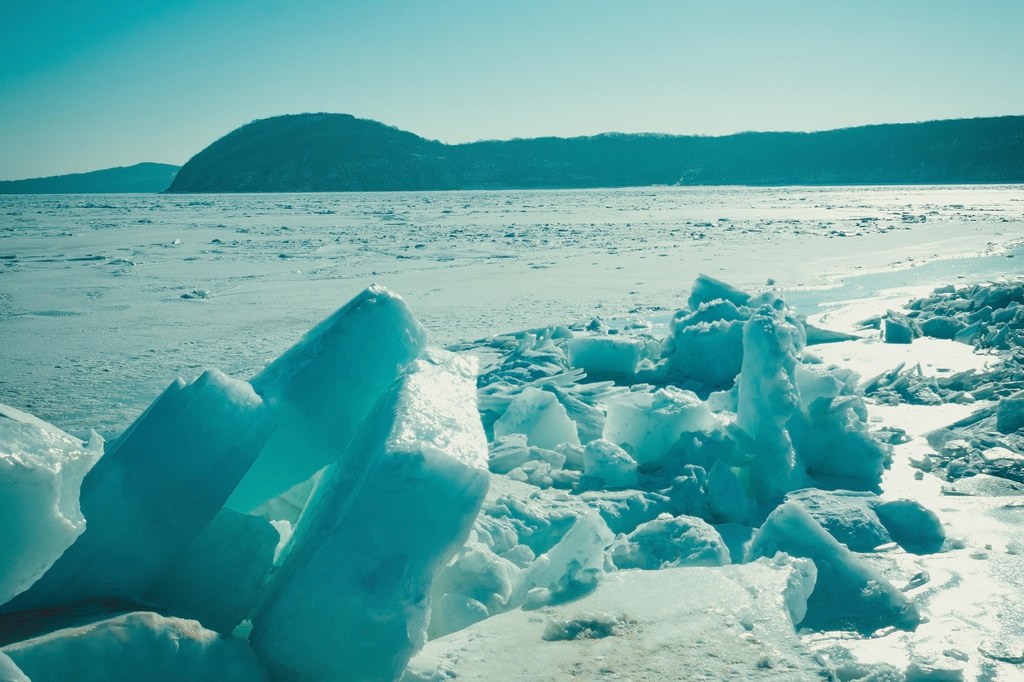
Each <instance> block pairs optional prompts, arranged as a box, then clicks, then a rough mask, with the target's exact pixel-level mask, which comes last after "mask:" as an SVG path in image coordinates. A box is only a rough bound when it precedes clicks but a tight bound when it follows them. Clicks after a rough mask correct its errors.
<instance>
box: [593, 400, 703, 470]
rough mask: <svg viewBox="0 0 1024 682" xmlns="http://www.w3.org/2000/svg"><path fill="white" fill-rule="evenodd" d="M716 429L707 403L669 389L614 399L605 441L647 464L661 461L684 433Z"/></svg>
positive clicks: (639, 461)
mask: <svg viewBox="0 0 1024 682" xmlns="http://www.w3.org/2000/svg"><path fill="white" fill-rule="evenodd" d="M714 426H715V419H714V417H713V416H712V415H711V411H710V410H709V409H708V406H707V404H706V403H704V402H702V401H701V400H700V398H698V397H697V395H696V394H695V393H693V391H683V390H680V389H678V388H676V387H675V386H666V387H665V388H661V389H658V390H657V391H655V392H654V393H646V392H634V393H629V394H626V395H623V396H620V397H616V398H614V399H612V401H610V404H609V405H608V418H607V421H606V423H605V428H604V438H605V440H608V441H611V442H612V443H615V444H617V445H619V446H621V447H622V448H624V449H625V450H626V451H627V452H629V453H630V454H631V455H632V456H633V459H635V460H636V461H637V463H638V464H646V463H648V462H656V461H658V460H659V459H661V458H662V457H663V456H664V455H665V454H666V453H668V451H669V449H670V448H671V447H672V446H673V445H675V443H676V441H678V440H679V437H680V436H681V435H683V434H684V433H688V432H694V431H707V430H710V429H712V428H713V427H714Z"/></svg>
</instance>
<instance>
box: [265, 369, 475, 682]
mask: <svg viewBox="0 0 1024 682" xmlns="http://www.w3.org/2000/svg"><path fill="white" fill-rule="evenodd" d="M476 369H477V363H476V361H475V360H474V359H472V358H468V357H461V356H457V355H454V354H451V353H444V352H435V353H429V354H427V356H426V357H424V358H422V359H420V360H417V361H415V362H414V363H412V365H411V366H410V367H409V369H408V372H407V374H406V375H405V376H404V377H403V378H402V379H401V381H400V382H399V383H398V384H396V385H395V386H394V387H393V389H392V390H391V391H390V392H389V393H388V394H387V395H386V397H385V398H384V399H383V400H382V401H381V404H380V405H379V406H378V407H377V409H375V410H374V412H373V414H372V415H371V416H370V417H368V418H367V420H366V422H365V423H364V424H363V427H362V428H361V429H360V432H359V434H358V436H357V437H356V439H355V440H354V441H353V444H352V446H351V448H350V449H349V451H348V453H347V454H346V456H345V457H344V459H343V460H342V461H341V462H340V463H339V465H337V466H335V467H334V468H333V469H331V470H330V471H329V472H328V473H327V474H326V476H325V478H324V480H323V481H321V483H320V485H319V486H318V487H317V490H316V492H315V493H314V494H313V498H312V499H311V500H310V502H309V505H308V506H307V508H306V512H305V514H304V515H303V517H302V518H301V519H300V521H299V525H298V528H297V529H296V531H295V536H294V537H293V539H292V546H291V549H290V550H289V553H288V557H287V559H286V560H285V562H284V564H283V565H282V567H281V569H280V570H279V572H278V573H277V574H276V575H275V577H274V579H273V580H272V582H271V583H270V585H269V587H268V590H267V593H266V596H265V597H264V599H263V601H262V603H261V605H260V607H259V608H258V609H257V612H256V614H255V615H254V617H253V631H252V635H251V641H252V642H253V645H254V647H255V648H256V651H257V652H258V653H259V655H260V656H261V658H262V659H263V660H264V661H265V662H266V663H267V665H268V666H269V667H270V668H271V672H272V674H273V675H274V677H275V679H279V680H334V679H359V680H390V679H394V678H395V677H396V676H397V675H398V674H400V673H401V671H402V668H403V667H404V666H405V664H406V661H408V659H409V657H410V656H412V655H413V654H414V653H415V652H416V651H417V650H418V649H419V648H420V647H421V646H422V645H423V643H424V641H425V640H426V626H427V618H428V614H429V609H430V606H429V596H428V594H429V591H430V584H431V581H432V579H433V577H434V574H435V573H436V572H437V570H438V569H439V568H440V567H441V566H442V565H443V564H444V563H445V562H446V561H447V560H448V559H449V558H450V557H451V556H452V555H453V554H454V553H455V552H456V551H458V549H459V548H460V547H461V546H462V544H463V543H464V542H465V541H466V538H467V536H468V534H469V531H470V528H471V527H472V524H473V521H474V519H475V518H476V515H477V513H478V511H479V509H480V505H481V504H482V502H483V500H484V496H485V495H486V493H487V486H488V479H489V474H488V471H487V441H486V437H485V435H484V431H483V426H482V424H481V422H480V415H479V413H478V412H477V406H476V383H475V378H476Z"/></svg>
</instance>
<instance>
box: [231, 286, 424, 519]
mask: <svg viewBox="0 0 1024 682" xmlns="http://www.w3.org/2000/svg"><path fill="white" fill-rule="evenodd" d="M424 344H425V333H424V331H423V328H422V326H420V324H419V322H417V321H416V318H414V317H413V315H412V313H411V312H410V311H409V308H408V306H406V304H405V301H403V300H402V298H401V297H400V296H398V295H397V294H394V293H392V292H391V291H389V290H387V289H385V288H384V287H380V286H371V287H369V288H368V289H365V290H364V291H363V292H361V293H360V294H358V295H357V296H356V297H355V298H353V299H352V300H351V301H349V302H348V303H346V304H345V305H344V306H343V307H342V308H341V309H339V310H338V311H337V312H335V313H334V314H333V315H331V316H330V317H328V318H327V319H326V320H324V321H323V322H321V323H320V324H318V325H317V326H315V327H314V328H313V329H311V330H310V331H309V332H307V333H306V335H305V336H304V337H303V338H302V339H301V340H300V341H299V342H298V343H297V344H295V345H294V346H292V347H291V348H290V349H289V350H288V351H287V352H285V353H284V354H283V355H282V356H281V357H279V358H278V359H277V360H275V361H274V362H272V363H270V364H269V365H267V367H266V368H265V369H264V370H263V371H262V372H260V373H259V374H258V375H257V376H256V377H255V378H253V380H252V384H253V386H254V387H255V389H256V392H257V393H259V394H260V395H261V396H263V399H264V400H266V401H267V403H268V404H269V405H270V406H271V407H272V408H273V410H274V415H275V416H276V418H277V429H276V430H275V431H274V434H273V435H272V436H271V438H270V441H269V442H268V443H267V445H266V447H264V448H263V452H261V453H260V456H259V458H258V459H257V460H256V462H255V463H254V464H253V466H252V468H251V469H250V470H249V473H248V474H246V476H245V478H244V479H242V482H241V483H240V484H239V486H238V488H237V490H235V492H234V494H233V495H232V496H231V499H230V501H229V503H228V506H230V507H231V508H232V509H235V510H237V511H242V512H248V511H250V510H252V509H254V508H255V507H257V506H259V505H260V504H262V503H263V502H265V501H266V500H268V499H270V498H272V497H275V496H277V495H280V494H281V493H283V492H284V491H286V490H288V489H289V488H291V487H292V486H294V485H295V484H297V483H300V482H302V481H304V480H306V479H308V478H309V477H310V476H312V475H313V474H314V473H315V472H316V471H317V470H319V469H321V468H323V467H324V466H326V465H328V464H332V463H334V462H335V461H337V460H338V459H339V458H340V457H341V455H342V454H343V453H344V452H345V449H346V448H347V447H348V445H349V442H350V441H351V440H352V438H353V436H354V435H355V433H356V429H357V428H358V427H359V424H360V422H362V421H363V419H364V418H365V417H366V415H367V414H368V413H369V412H370V410H371V408H372V407H373V406H374V405H375V404H376V403H377V401H378V399H379V398H380V397H381V395H383V394H384V392H385V391H386V390H387V389H388V387H389V386H390V385H391V384H392V382H394V380H395V379H396V378H397V377H398V376H399V374H401V372H402V370H403V368H404V367H405V366H406V365H407V364H408V363H410V362H411V361H412V360H413V359H415V358H416V357H417V356H418V355H419V354H420V351H421V350H422V348H423V347H424Z"/></svg>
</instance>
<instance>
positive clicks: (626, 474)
mask: <svg viewBox="0 0 1024 682" xmlns="http://www.w3.org/2000/svg"><path fill="white" fill-rule="evenodd" d="M583 473H585V474H586V475H587V476H590V477H592V478H598V479H600V480H601V482H602V484H603V485H602V487H604V488H629V487H631V486H635V485H636V460H634V459H633V458H632V457H630V456H629V453H627V452H626V451H625V450H623V449H622V448H620V447H619V446H618V445H616V444H615V443H612V442H611V441H607V440H604V439H603V438H599V439H598V440H592V441H590V442H589V443H587V446H586V447H585V448H584V449H583Z"/></svg>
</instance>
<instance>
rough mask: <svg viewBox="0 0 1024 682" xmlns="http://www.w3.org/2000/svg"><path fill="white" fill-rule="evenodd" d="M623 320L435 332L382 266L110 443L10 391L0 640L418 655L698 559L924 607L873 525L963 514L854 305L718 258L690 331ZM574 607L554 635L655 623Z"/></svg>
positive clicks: (683, 321) (355, 658) (181, 662)
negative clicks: (840, 362) (903, 587)
mask: <svg viewBox="0 0 1024 682" xmlns="http://www.w3.org/2000/svg"><path fill="white" fill-rule="evenodd" d="M616 332H617V330H613V329H609V328H608V327H607V325H605V324H604V323H602V322H601V321H599V320H595V321H594V322H593V323H591V324H589V325H581V326H579V327H577V328H573V329H570V328H568V327H551V328H547V329H541V330H532V331H525V332H520V333H518V334H510V335H503V336H498V337H494V338H492V339H487V340H484V341H481V342H475V343H472V344H466V345H463V346H461V347H459V348H458V349H456V350H459V351H462V352H459V353H452V352H447V351H438V350H428V349H426V347H425V346H426V343H425V335H424V332H423V330H422V328H421V327H420V325H419V324H418V323H417V322H416V320H415V319H414V318H413V316H412V315H411V313H410V312H409V311H408V309H407V308H406V306H405V304H404V303H403V302H402V300H401V299H400V298H399V297H397V296H395V295H394V294H392V293H390V292H388V291H387V290H385V289H382V288H377V287H372V288H370V289H368V290H367V291H365V292H363V293H362V294H360V295H359V296H357V297H356V298H355V299H353V300H352V301H351V302H350V303H348V304H347V305H346V306H345V307H343V308H342V309H340V310H339V311H338V312H337V313H335V314H334V315H332V316H331V317H330V318H328V319H327V320H325V321H324V322H323V323H321V324H320V325H318V326H317V327H315V328H314V329H313V330H311V331H310V332H309V333H308V334H307V335H306V337H304V338H303V339H302V340H301V341H300V342H299V343H298V344H296V346H295V347H293V348H292V349H291V350H289V351H288V352H287V353H285V354H284V355H283V356H281V357H280V358H279V359H277V360H276V361H274V362H273V363H271V364H270V365H269V366H268V367H267V368H266V369H265V370H264V371H262V372H261V373H260V374H259V375H258V376H257V377H255V378H254V379H253V380H252V381H251V382H245V381H240V380H237V379H232V378H230V377H227V376H225V375H223V374H221V373H220V372H217V371H216V370H211V371H208V372H206V373H204V374H203V375H202V376H201V377H199V378H198V379H196V380H195V381H193V382H191V383H188V384H186V383H184V382H182V381H180V380H179V381H176V382H175V383H173V384H172V385H171V386H170V387H169V388H168V389H167V390H166V391H165V392H164V393H163V394H162V395H161V396H160V397H159V398H158V399H157V400H156V401H155V402H154V403H153V405H152V406H150V408H149V409H148V410H146V412H145V413H143V415H142V416H140V417H139V419H138V420H137V421H136V422H135V423H134V424H133V425H132V426H131V427H130V428H129V429H127V430H126V431H125V432H124V434H123V435H121V436H120V437H119V438H118V439H116V440H115V441H112V442H110V443H107V444H106V446H105V447H102V446H101V445H100V444H99V443H98V442H96V440H95V439H94V441H93V442H91V443H90V444H88V445H84V444H82V443H81V442H80V441H77V440H76V439H74V438H72V437H70V436H68V435H67V434H64V433H62V432H60V431H59V430H57V429H56V428H54V427H52V426H50V425H47V424H44V423H43V422H40V421H39V420H37V419H35V418H33V417H30V416H29V415H26V414H24V413H20V412H17V411H16V410H12V409H9V408H4V409H3V411H0V493H2V494H0V505H8V506H5V507H4V510H5V511H7V514H5V515H4V518H5V523H4V525H3V526H2V528H0V530H2V532H3V534H4V536H3V538H2V539H0V543H2V544H3V546H5V547H12V546H13V547H15V548H16V549H17V551H15V552H9V553H7V554H6V555H5V560H4V562H3V573H0V589H3V590H4V592H2V593H0V597H2V599H0V647H2V648H0V670H3V669H4V666H6V667H7V668H9V669H10V670H12V671H16V670H20V673H15V672H11V673H7V675H8V677H11V679H20V678H17V677H16V676H15V675H16V674H21V673H23V674H24V675H25V676H27V677H28V678H30V679H33V680H35V681H36V682H44V681H45V680H62V679H68V678H69V676H73V677H78V679H91V678H88V677H87V676H84V674H79V673H77V672H75V673H74V674H72V673H71V672H69V671H70V670H72V668H71V667H69V666H77V667H80V668H82V669H83V670H88V671H89V672H88V674H90V675H93V677H94V678H95V679H115V680H116V679H132V678H133V677H134V676H135V674H136V670H135V669H136V668H138V667H139V666H141V665H143V663H141V662H143V661H144V662H145V663H144V665H145V666H146V669H147V677H148V679H182V674H183V673H182V672H181V671H186V670H187V671H188V673H187V675H185V676H186V677H187V678H188V679H200V680H201V679H239V680H241V679H273V680H283V681H290V680H338V679H360V680H362V679H366V680H392V679H396V678H398V677H399V676H401V675H402V674H403V670H405V669H406V665H407V663H408V662H409V661H410V659H413V657H414V656H415V655H416V653H417V651H419V650H420V649H421V648H422V647H423V646H424V644H425V642H426V641H427V640H428V639H431V640H437V642H438V643H439V644H437V645H436V646H434V645H433V644H432V645H431V647H428V649H430V650H431V651H434V653H437V651H439V650H438V648H437V647H441V649H442V650H443V648H444V646H447V645H445V644H444V643H445V642H463V643H465V642H466V641H470V642H472V641H479V638H473V637H470V638H469V640H466V639H465V638H462V639H458V638H456V639H452V638H451V637H446V635H451V634H452V633H456V632H458V631H461V630H465V629H467V628H470V630H468V631H467V632H473V631H474V630H473V629H474V628H479V627H484V624H483V623H480V621H484V620H488V622H491V620H490V619H491V618H492V617H494V616H498V615H499V614H507V615H509V616H511V615H512V613H511V612H517V611H518V612H521V611H519V610H520V607H522V609H526V610H531V609H545V610H546V611H545V612H546V613H550V614H555V613H557V612H558V611H557V610H558V609H559V608H563V607H562V606H561V605H571V604H602V603H606V602H607V603H612V602H615V600H616V599H619V600H620V601H621V594H620V596H619V597H615V596H614V595H615V594H616V588H615V587H614V585H613V583H610V582H607V580H606V579H607V577H608V576H609V575H610V574H616V575H621V576H623V580H620V581H619V582H617V583H614V584H615V585H622V586H626V587H622V588H621V589H623V590H625V589H627V588H628V589H637V590H640V592H638V593H637V594H635V595H632V597H631V598H633V597H635V598H637V599H655V598H656V597H655V596H654V595H653V593H650V594H648V593H644V592H643V590H645V589H656V590H658V591H664V589H665V584H663V582H658V581H654V582H651V581H646V580H639V581H638V580H633V579H626V576H627V575H628V574H631V573H633V572H636V571H659V572H663V573H664V576H665V580H669V579H671V580H677V579H678V580H685V579H686V576H687V575H690V574H688V573H678V574H677V573H673V572H672V571H673V570H697V569H695V568H694V567H707V568H706V569H701V570H707V571H712V572H710V573H700V574H696V573H694V574H692V575H693V576H695V578H694V579H696V577H697V576H698V575H699V576H702V577H701V578H700V579H701V580H704V581H705V584H706V585H708V588H707V589H709V590H714V589H717V588H716V587H714V583H715V581H716V580H721V581H725V583H729V584H733V583H730V582H729V581H733V582H735V581H737V580H739V581H740V582H742V580H743V579H744V576H746V578H748V579H749V580H750V581H751V582H752V583H754V582H757V581H763V582H764V584H765V585H769V584H770V585H773V587H771V588H765V589H767V590H768V592H769V593H774V594H775V595H776V597H777V599H778V600H780V601H779V603H778V604H777V603H776V602H774V601H772V602H771V604H772V605H770V606H769V607H764V606H763V604H762V605H761V606H758V604H761V601H758V600H761V598H760V597H758V598H757V599H755V600H754V602H751V604H750V605H748V606H745V607H744V609H748V608H750V609H756V608H772V609H774V608H780V607H779V604H781V603H784V604H785V613H786V614H788V615H787V616H786V617H787V619H788V622H790V623H793V624H795V623H799V622H800V621H803V622H804V624H805V625H806V626H808V627H812V628H817V629H853V630H857V631H860V632H872V631H874V630H876V629H878V628H882V627H898V628H914V627H915V626H916V624H917V623H918V622H919V620H920V616H919V614H918V612H917V609H916V607H915V606H914V604H913V603H911V602H910V601H908V599H907V598H906V597H905V596H904V595H903V593H902V592H901V591H900V590H898V589H896V588H895V587H893V585H892V583H891V582H890V581H889V580H888V579H887V578H886V577H885V576H884V575H883V574H882V573H881V572H880V571H879V570H878V568H877V566H876V564H875V563H873V562H870V561H867V560H866V559H865V555H867V554H870V553H871V552H873V550H874V549H875V548H876V547H878V546H885V545H892V543H897V544H898V545H900V546H901V547H903V548H904V550H905V551H907V552H912V553H927V552H934V551H938V550H939V549H940V548H941V547H942V544H943V540H944V537H943V531H942V527H941V525H940V524H939V522H938V519H937V518H936V517H935V516H934V514H932V513H931V512H929V511H928V510H926V509H924V508H922V507H921V506H920V505H918V504H917V503H915V502H912V501H909V500H900V501H896V502H891V501H889V502H882V501H881V500H880V498H878V497H877V495H876V493H877V492H878V491H879V485H880V481H881V477H882V473H883V471H884V469H885V468H886V467H887V466H888V465H889V461H890V447H889V446H888V445H886V444H885V443H884V442H883V441H882V440H880V439H879V438H877V437H876V435H875V434H872V433H870V432H869V430H868V426H867V420H866V410H865V405H864V402H863V399H862V397H861V396H860V395H859V394H858V392H857V389H856V386H857V381H858V379H857V377H856V376H855V375H854V374H852V373H851V372H849V371H846V370H843V369H840V368H836V367H825V366H823V365H822V364H821V363H820V362H817V361H816V360H815V359H814V357H813V355H812V354H811V353H809V352H808V351H807V344H808V343H809V342H811V343H813V342H816V341H830V340H835V339H836V338H837V337H836V336H835V335H830V334H828V333H825V332H824V331H822V330H814V329H813V328H809V327H808V326H807V325H805V324H804V323H803V322H802V321H801V320H800V319H799V318H797V317H796V316H795V315H794V314H793V313H792V311H791V310H790V309H789V308H788V307H787V306H786V305H785V303H784V302H783V301H782V300H781V299H780V298H778V297H777V296H775V295H773V294H771V293H764V294H757V295H751V294H747V293H745V292H741V291H738V290H736V289H734V288H732V287H729V286H728V285H726V284H724V283H722V282H718V281H716V280H714V279H711V278H709V277H703V276H702V277H700V278H699V279H698V280H697V282H696V283H695V284H694V287H693V291H692V294H691V296H690V299H689V307H688V308H687V309H686V310H683V311H680V312H678V313H676V314H675V315H674V316H673V318H672V321H671V324H670V328H669V333H668V335H667V337H666V338H663V339H658V338H654V337H652V336H650V335H647V334H643V333H637V334H633V335H629V334H626V333H616ZM479 361H482V362H483V363H484V367H483V371H482V372H481V373H479V375H478V362H479ZM101 449H102V456H99V454H100V451H101ZM488 470H489V471H488ZM8 507H9V508H8ZM725 564H743V565H738V566H735V567H734V568H732V569H730V570H729V571H727V572H722V573H721V574H720V577H715V576H718V575H719V574H718V573H715V572H714V571H717V570H721V569H716V568H714V567H719V566H722V565H725ZM660 574H661V573H659V575H660ZM675 576H678V578H676V577H675ZM659 580H660V579H659ZM725 583H722V585H723V589H725V587H724V585H725ZM602 585H606V587H603V588H601V586H602ZM630 585H632V586H633V587H628V586H630ZM645 586H646V587H645ZM652 586H655V587H652ZM598 588H601V590H600V591H598ZM609 590H610V592H609ZM622 594H624V593H622ZM631 594H632V593H631ZM594 595H597V596H594ZM601 595H604V596H601ZM765 598H767V597H765ZM773 599H774V598H773ZM595 600H596V601H595ZM609 600H610V601H609ZM769 601H770V600H769ZM565 608H571V607H565ZM684 610H685V609H684ZM567 614H568V612H567V611H566V612H564V613H563V615H562V616H559V618H563V619H565V618H567V619H569V620H566V621H565V622H562V621H558V622H557V623H554V625H551V623H549V626H550V627H548V629H549V630H551V631H552V632H554V633H555V635H552V636H551V637H547V639H549V640H550V639H555V640H567V639H573V638H574V637H575V636H572V637H570V636H568V635H566V636H562V635H558V633H563V634H564V633H566V632H568V633H570V634H571V633H572V632H576V631H577V630H579V629H580V628H582V630H580V631H585V632H591V631H593V632H605V631H607V633H610V636H614V635H616V633H620V632H622V633H625V632H629V633H633V635H636V636H638V637H641V638H643V637H646V636H647V635H645V634H643V633H645V632H649V630H648V629H647V628H646V627H645V626H644V623H639V624H637V623H635V622H634V621H632V620H629V619H628V618H625V616H623V617H622V618H619V619H618V620H615V619H614V618H613V619H612V620H611V621H607V618H605V617H604V616H601V617H597V618H596V620H593V619H590V620H588V619H587V618H583V620H582V621H579V622H577V621H578V618H577V617H576V616H575V615H573V616H570V615H567ZM649 615H650V618H652V619H655V620H656V619H657V618H664V617H665V614H664V613H663V612H659V614H658V615H656V614H654V613H653V612H652V613H651V614H649ZM552 617H554V616H552ZM687 617H693V615H692V614H691V615H690V616H687ZM581 618H582V616H581ZM588 618H589V617H588ZM748 620H749V623H750V628H753V627H754V623H757V622H761V620H760V619H759V618H753V617H751V618H750V619H747V618H746V617H745V616H744V617H743V618H740V621H737V622H738V623H740V625H742V626H743V627H744V628H746V627H747V625H744V624H745V623H747V621H748ZM769 620H770V619H769ZM591 621H593V622H591ZM606 621H607V623H606ZM494 622H498V621H497V620H495V621H494ZM507 622H509V623H513V622H518V621H515V620H510V621H507ZM552 622H554V621H552ZM651 622H655V621H654V620H652V621H651ZM765 622H767V621H765ZM559 623H561V625H559ZM566 623H568V624H566ZM580 623H584V625H585V624H586V623H590V624H589V625H585V626H584V625H580ZM602 623H604V624H605V625H607V627H605V625H602ZM609 623H610V624H609ZM634 625H636V627H633V626H634ZM577 626H578V627H577ZM588 628H589V629H588ZM595 628H596V629H595ZM748 630H749V628H748ZM637 633H640V634H637ZM790 634H791V635H792V628H790ZM556 635H557V636H556ZM633 635H631V636H633ZM460 636H461V635H460ZM453 637H454V635H453ZM794 641H795V640H794ZM114 642H120V646H121V647H122V649H121V650H120V651H118V653H117V654H116V655H114V654H111V647H113V646H114V644H113V643H114ZM775 644H778V645H779V646H781V644H780V643H779V642H778V641H775ZM790 645H792V646H794V647H795V646H796V645H795V644H793V642H789V644H787V645H786V646H790ZM765 646H766V647H768V645H767V644H766V645H765ZM772 646H774V644H773V645H772ZM768 648H771V647H768ZM442 654H443V651H442ZM426 655H427V654H426V653H425V654H424V656H426ZM431 655H434V654H431ZM751 655H752V656H753V655H754V654H753V653H752V654H751ZM758 655H759V656H762V655H767V654H764V652H762V654H758ZM442 657H444V656H442ZM798 657H799V656H798ZM428 659H429V657H428ZM428 659H423V658H417V659H415V660H414V662H416V665H415V666H413V667H412V668H410V669H409V670H410V672H409V673H408V675H412V676H413V677H410V679H430V675H431V674H433V673H429V674H428V673H424V674H426V675H427V677H426V678H423V677H422V676H420V673H421V672H422V671H423V665H426V664H425V663H424V661H425V660H428ZM429 660H432V659H429ZM445 660H449V661H450V660H451V659H450V657H449V658H446V659H445ZM465 660H470V658H466V659H465ZM752 660H755V662H756V660H760V659H757V657H755V659H752ZM737 665H739V664H737ZM751 665H754V664H753V663H752V664H751ZM758 665H759V664H758ZM417 666H418V667H417ZM427 667H428V668H429V665H428V666H427ZM414 668H415V670H419V671H420V672H415V673H414V672H412V671H413V669H414ZM75 670H77V668H75ZM428 672H429V671H428ZM434 672H435V673H436V672H437V670H435V671H434ZM437 674H440V673H437Z"/></svg>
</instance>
